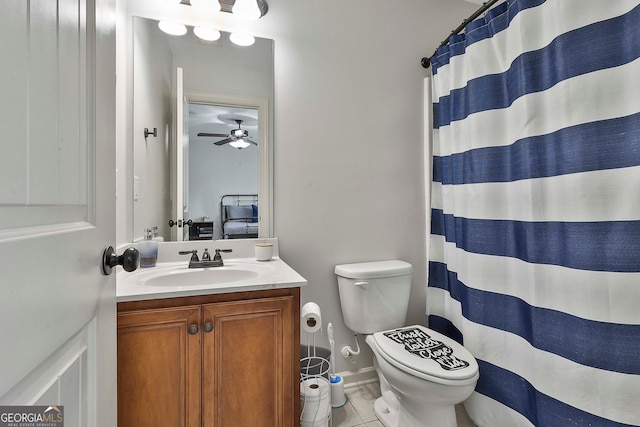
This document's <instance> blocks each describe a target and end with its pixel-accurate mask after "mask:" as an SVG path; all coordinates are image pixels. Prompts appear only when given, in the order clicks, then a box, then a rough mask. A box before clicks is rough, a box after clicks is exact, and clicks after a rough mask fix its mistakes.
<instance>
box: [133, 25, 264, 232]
mask: <svg viewBox="0 0 640 427" xmlns="http://www.w3.org/2000/svg"><path fill="white" fill-rule="evenodd" d="M157 24H158V23H157V21H154V20H152V19H147V18H140V17H134V18H133V33H132V63H133V72H132V75H133V83H132V88H131V90H132V93H133V119H132V124H133V129H132V133H133V139H132V145H133V153H132V154H133V155H132V158H133V171H134V172H133V173H134V183H133V187H134V188H133V203H132V204H133V232H134V240H137V239H139V238H140V237H141V236H143V235H144V230H145V229H147V228H153V227H158V228H159V235H160V236H162V237H163V238H164V239H165V240H194V239H212V238H213V239H222V238H243V237H255V236H256V235H258V236H260V237H271V230H272V221H273V217H272V208H271V206H272V203H271V200H272V196H271V194H272V191H271V188H272V181H273V180H272V171H271V164H272V150H271V148H270V147H271V145H272V141H273V117H272V111H273V98H274V85H273V81H274V76H273V40H269V39H261V38H256V42H255V43H254V45H252V46H245V47H241V46H236V45H234V44H233V43H232V42H231V41H230V40H229V34H228V33H222V35H221V38H220V39H219V40H216V41H213V42H205V41H202V40H200V39H198V38H197V37H196V36H195V35H194V34H193V31H192V30H193V28H191V27H188V32H187V34H185V35H183V36H170V35H168V34H165V33H163V32H162V31H161V30H160V29H159V28H158V25H157ZM179 69H181V71H178V70H179ZM180 77H181V79H182V95H181V96H180V102H178V98H177V97H178V93H180V92H181V91H180V90H179V88H178V80H179V78H180ZM177 117H181V120H180V121H178V120H177ZM237 120H241V122H240V123H238V121H237ZM145 129H146V132H145ZM154 129H155V132H154ZM238 129H240V130H238ZM245 132H246V133H247V134H248V136H247V138H248V139H249V140H251V141H252V142H255V143H256V145H254V144H250V146H249V147H246V148H242V149H238V148H234V147H232V146H231V145H230V144H228V143H227V144H216V142H220V141H223V140H226V139H230V138H229V137H230V136H233V137H234V138H235V136H236V135H241V134H242V135H244V133H245ZM198 133H206V134H215V135H225V136H226V137H224V136H198ZM179 140H182V141H179ZM178 144H180V149H179V150H178V149H177V147H178ZM181 158H182V159H181ZM226 195H232V196H239V197H227V198H224V199H223V196H226ZM180 200H182V203H181V202H180ZM176 205H180V206H176ZM227 205H228V206H244V207H243V208H240V209H229V208H225V206H227ZM240 210H241V211H242V212H244V213H248V212H251V216H247V217H245V216H242V217H237V216H234V215H238V212H239V211H240ZM232 211H233V212H232ZM170 220H173V221H175V222H178V223H179V222H181V221H182V220H184V221H187V220H191V221H192V222H193V225H192V226H191V227H186V226H185V227H182V228H178V226H177V225H176V226H173V227H169V221H170ZM225 220H227V223H229V225H230V226H233V227H232V228H233V231H232V230H225V227H224V225H223V223H224V222H225ZM211 223H213V227H210V225H211ZM232 223H233V224H232ZM240 223H242V224H240ZM238 227H241V228H242V227H243V229H242V230H241V229H240V228H238ZM239 230H240V231H239Z"/></svg>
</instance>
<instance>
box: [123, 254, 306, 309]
mask: <svg viewBox="0 0 640 427" xmlns="http://www.w3.org/2000/svg"><path fill="white" fill-rule="evenodd" d="M187 264H188V263H187V262H185V261H180V262H163V263H158V264H156V266H155V267H153V268H139V269H138V270H136V271H134V272H131V273H128V272H126V271H124V270H123V269H121V270H120V271H119V272H118V277H117V279H116V282H117V283H116V286H117V292H116V296H117V300H118V302H124V301H137V300H143V299H145V300H146V299H158V298H174V297H183V296H193V295H211V294H219V293H228V292H241V291H242V292H245V291H256V290H266V289H277V288H284V287H294V286H296V287H297V286H303V285H305V284H306V280H305V279H304V278H303V277H301V276H300V275H299V274H298V273H297V272H295V271H294V270H293V269H291V267H289V266H288V265H287V264H286V263H284V262H283V261H282V260H281V259H279V258H277V257H274V258H273V259H271V260H270V261H257V260H255V259H253V258H236V259H229V260H225V261H224V266H223V267H207V268H189V267H188V265H187Z"/></svg>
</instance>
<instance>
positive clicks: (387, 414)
mask: <svg viewBox="0 0 640 427" xmlns="http://www.w3.org/2000/svg"><path fill="white" fill-rule="evenodd" d="M373 412H374V413H375V414H376V417H378V420H380V422H381V423H382V425H383V426H384V427H397V425H398V416H399V414H400V412H399V411H398V409H394V408H391V407H389V405H387V403H386V402H385V401H384V398H382V397H379V398H377V399H376V401H375V403H374V404H373Z"/></svg>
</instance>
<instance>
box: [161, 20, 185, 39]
mask: <svg viewBox="0 0 640 427" xmlns="http://www.w3.org/2000/svg"><path fill="white" fill-rule="evenodd" d="M158 28H160V29H161V30H162V31H163V32H165V33H167V34H170V35H172V36H183V35H185V34H187V27H186V26H185V25H184V24H180V23H178V22H171V21H160V22H158Z"/></svg>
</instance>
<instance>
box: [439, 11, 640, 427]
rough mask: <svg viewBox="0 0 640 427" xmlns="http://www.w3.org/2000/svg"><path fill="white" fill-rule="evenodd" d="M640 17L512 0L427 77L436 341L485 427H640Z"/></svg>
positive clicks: (460, 39)
mask: <svg viewBox="0 0 640 427" xmlns="http://www.w3.org/2000/svg"><path fill="white" fill-rule="evenodd" d="M639 57H640V6H639V2H638V1H636V0H634V1H628V0H613V1H603V0H546V1H544V0H509V1H507V2H505V3H501V4H499V5H498V6H496V7H495V8H493V9H491V10H490V11H489V12H488V13H487V14H486V15H485V16H484V17H483V18H481V19H479V20H477V21H474V22H472V23H470V24H468V25H467V27H466V29H465V33H464V34H462V35H458V36H454V37H452V38H451V40H450V43H449V44H448V45H447V46H445V47H443V48H440V49H438V51H437V54H436V56H435V57H434V58H433V59H432V72H433V76H432V79H431V81H432V96H433V102H434V105H433V107H434V108H433V121H434V125H433V126H434V132H433V179H432V188H431V195H432V200H431V238H430V248H429V284H428V291H427V301H428V302H427V311H428V313H427V315H428V325H429V327H431V328H432V329H435V330H438V331H440V332H443V333H445V334H447V335H449V336H450V337H452V338H454V339H456V340H458V341H459V342H461V343H463V344H464V345H465V347H467V348H468V349H469V350H470V351H471V353H472V354H473V355H474V356H475V357H476V358H477V359H478V363H479V366H480V379H479V381H478V385H477V387H476V390H475V392H474V393H473V395H472V396H471V398H470V399H469V400H468V401H467V402H466V403H465V407H466V409H467V412H468V413H469V414H470V416H471V417H472V419H473V420H474V421H475V422H476V423H477V424H478V425H479V426H481V427H519V426H538V427H569V426H581V427H582V426H597V427H609V426H639V425H640V59H639Z"/></svg>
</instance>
